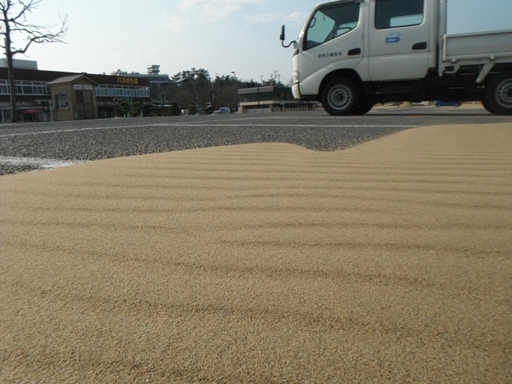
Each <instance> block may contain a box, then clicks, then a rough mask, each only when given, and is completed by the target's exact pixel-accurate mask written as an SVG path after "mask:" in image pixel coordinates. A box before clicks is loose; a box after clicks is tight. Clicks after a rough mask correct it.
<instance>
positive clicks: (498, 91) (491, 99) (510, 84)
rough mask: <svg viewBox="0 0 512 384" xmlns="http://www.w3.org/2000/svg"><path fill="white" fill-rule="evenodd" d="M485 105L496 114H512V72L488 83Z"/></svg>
mask: <svg viewBox="0 0 512 384" xmlns="http://www.w3.org/2000/svg"><path fill="white" fill-rule="evenodd" d="M483 105H484V107H485V109H487V110H488V111H489V112H491V113H494V114H495V115H512V72H507V73H503V74H501V75H499V76H497V77H495V78H494V79H492V80H491V81H490V82H489V84H487V85H486V87H485V93H484V100H483Z"/></svg>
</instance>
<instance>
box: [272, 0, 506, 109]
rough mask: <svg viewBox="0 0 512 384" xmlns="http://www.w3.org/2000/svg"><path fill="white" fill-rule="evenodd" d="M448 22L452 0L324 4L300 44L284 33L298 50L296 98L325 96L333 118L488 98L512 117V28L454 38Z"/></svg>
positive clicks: (364, 0)
mask: <svg viewBox="0 0 512 384" xmlns="http://www.w3.org/2000/svg"><path fill="white" fill-rule="evenodd" d="M470 11H471V10H468V12H470ZM502 11H503V12H508V13H510V12H511V11H512V8H511V9H508V10H502ZM511 20H512V19H511ZM446 25H447V0H338V1H331V2H326V3H322V4H320V5H317V6H316V7H315V8H314V9H313V11H312V12H311V15H310V16H309V19H308V21H307V23H306V25H305V26H304V28H303V30H302V32H301V34H300V36H299V38H298V40H297V41H292V42H291V43H289V44H288V45H285V43H284V41H285V27H284V26H283V27H282V30H281V42H282V45H283V46H284V47H285V48H287V47H289V46H293V50H294V52H293V67H294V71H293V86H292V91H293V95H294V97H295V98H296V99H301V100H320V101H321V102H322V105H323V107H324V109H325V110H326V111H327V112H328V113H330V114H332V115H362V114H365V113H367V112H368V111H370V109H371V108H372V107H373V105H375V104H377V103H386V102H392V101H411V102H421V101H429V100H442V101H482V103H483V105H484V107H485V108H486V109H487V110H488V111H489V112H491V113H494V114H499V115H510V114H512V30H506V31H499V32H486V33H472V34H460V35H447V33H446ZM511 26H512V21H511Z"/></svg>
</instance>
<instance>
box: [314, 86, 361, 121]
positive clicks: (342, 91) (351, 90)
mask: <svg viewBox="0 0 512 384" xmlns="http://www.w3.org/2000/svg"><path fill="white" fill-rule="evenodd" d="M359 100H360V92H359V89H358V87H357V85H356V84H355V83H354V82H353V81H352V80H351V79H348V78H343V77H341V78H336V79H332V80H330V81H329V82H328V83H327V84H326V85H325V87H324V89H323V90H322V98H321V101H322V105H323V107H324V109H325V110H326V111H327V113H329V114H331V115H335V116H339V115H350V114H352V113H354V111H355V108H356V107H357V106H358V105H359Z"/></svg>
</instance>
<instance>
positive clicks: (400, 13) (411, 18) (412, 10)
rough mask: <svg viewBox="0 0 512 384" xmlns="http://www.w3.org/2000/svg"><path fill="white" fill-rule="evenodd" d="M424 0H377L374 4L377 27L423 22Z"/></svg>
mask: <svg viewBox="0 0 512 384" xmlns="http://www.w3.org/2000/svg"><path fill="white" fill-rule="evenodd" d="M423 9H424V0H378V1H377V2H376V4H375V27H376V28H377V29H387V28H398V27H411V26H414V25H420V24H421V23H423V13H424V11H423Z"/></svg>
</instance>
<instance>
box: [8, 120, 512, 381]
mask: <svg viewBox="0 0 512 384" xmlns="http://www.w3.org/2000/svg"><path fill="white" fill-rule="evenodd" d="M511 148H512V124H503V125H489V126H476V125H475V126H471V125H469V126H468V125H466V126H444V127H426V128H418V129H412V130H408V131H404V132H400V133H397V134H394V135H392V136H388V137H385V138H382V139H379V140H376V141H373V142H369V143H366V144H363V145H361V146H358V147H355V148H352V149H349V150H345V151H339V152H314V151H310V150H307V149H304V148H301V147H297V146H293V145H290V144H253V145H241V146H232V147H219V148H208V149H197V150H188V151H182V152H172V153H165V154H155V155H145V156H137V157H129V158H122V159H113V160H104V161H97V162H92V163H88V164H80V165H75V166H72V167H70V168H61V169H53V170H48V171H42V172H36V173H24V174H17V175H13V176H4V177H2V178H1V179H0V212H1V216H0V241H1V248H0V266H1V269H0V278H1V284H2V285H1V290H0V340H1V342H0V345H1V346H0V358H1V360H0V381H1V382H2V383H18V382H47V383H48V382H59V383H64V382H95V383H114V382H119V383H121V382H137V383H141V382H152V383H158V382H162V383H195V382H197V383H306V382H307V383H342V382H343V383H510V382H512V364H511V361H512V342H511V335H512V150H511Z"/></svg>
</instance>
